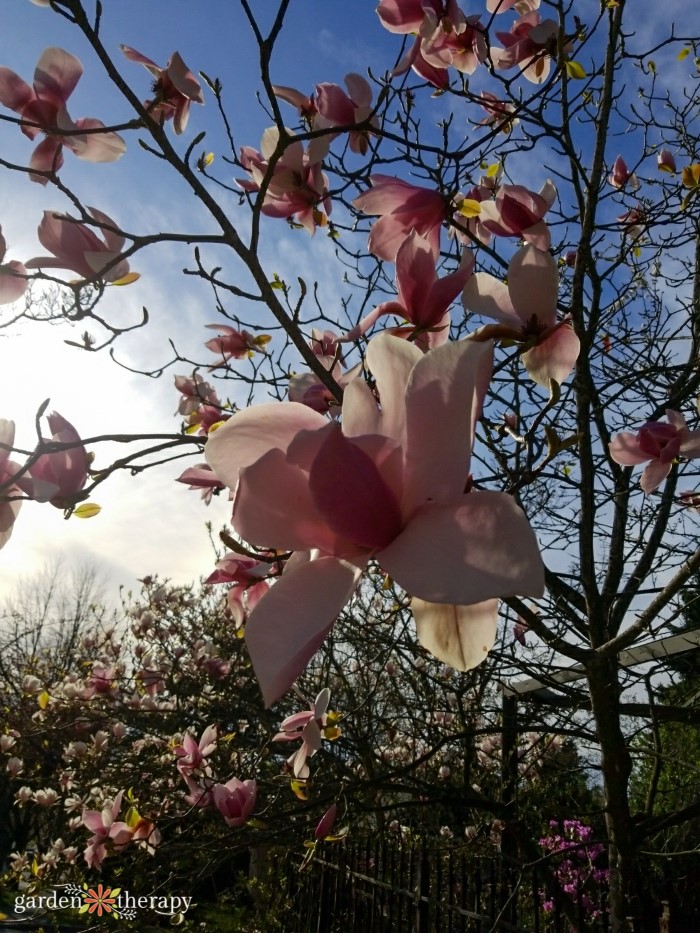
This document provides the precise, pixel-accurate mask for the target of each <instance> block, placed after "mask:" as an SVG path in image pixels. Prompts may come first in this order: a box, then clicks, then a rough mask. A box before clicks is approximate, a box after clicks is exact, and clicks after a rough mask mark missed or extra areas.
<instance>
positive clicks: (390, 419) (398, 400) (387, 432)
mask: <svg viewBox="0 0 700 933" xmlns="http://www.w3.org/2000/svg"><path fill="white" fill-rule="evenodd" d="M421 359H423V354H422V353H421V351H420V350H419V349H418V347H416V346H415V345H414V344H412V343H409V342H408V341H406V340H401V339H400V338H399V337H392V336H391V335H390V334H386V333H383V334H379V335H378V336H377V337H375V338H374V340H371V341H370V342H369V344H368V346H367V357H366V362H367V365H368V367H369V369H370V370H371V372H372V375H373V376H374V379H375V382H376V386H377V390H378V392H379V402H380V405H381V408H382V412H381V422H380V424H381V428H380V432H379V433H381V434H383V435H384V437H388V438H390V439H391V440H393V441H395V442H396V443H397V444H398V445H399V447H403V445H404V441H405V435H406V397H405V396H406V388H407V386H408V380H409V376H410V375H411V372H412V370H413V367H414V366H415V365H416V363H417V362H418V361H419V360H421Z"/></svg>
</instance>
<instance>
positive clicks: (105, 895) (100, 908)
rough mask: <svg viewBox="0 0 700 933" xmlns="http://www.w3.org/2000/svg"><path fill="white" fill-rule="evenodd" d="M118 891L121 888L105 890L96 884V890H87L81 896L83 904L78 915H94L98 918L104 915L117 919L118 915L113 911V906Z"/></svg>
mask: <svg viewBox="0 0 700 933" xmlns="http://www.w3.org/2000/svg"><path fill="white" fill-rule="evenodd" d="M120 890H121V888H106V887H103V886H102V885H101V884H98V885H97V888H88V890H87V892H86V893H85V894H83V899H84V901H85V903H84V904H83V906H82V907H81V908H80V913H81V914H84V913H89V914H96V915H97V916H98V917H101V916H102V914H103V913H105V914H112V916H113V917H118V916H119V914H118V913H117V911H116V909H115V905H116V903H117V896H118V895H119V892H120Z"/></svg>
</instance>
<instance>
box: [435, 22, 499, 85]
mask: <svg viewBox="0 0 700 933" xmlns="http://www.w3.org/2000/svg"><path fill="white" fill-rule="evenodd" d="M426 15H427V16H428V17H429V16H430V14H429V13H428V14H426ZM420 54H421V56H422V57H423V59H424V60H425V61H426V62H427V63H428V64H429V65H432V66H433V67H434V68H448V67H449V66H453V67H454V68H456V69H457V71H461V72H462V73H463V74H469V75H470V74H473V73H474V72H475V71H476V69H477V67H478V66H479V65H480V64H481V63H482V62H484V61H486V57H487V55H488V45H487V43H486V33H485V31H484V27H483V26H482V25H481V21H480V20H479V16H478V15H477V16H469V17H464V16H462V17H461V20H460V21H459V25H458V27H457V28H455V27H454V26H451V27H448V26H446V25H444V24H437V25H436V28H435V31H434V32H433V34H432V36H430V37H429V38H427V39H423V42H422V43H421V47H420Z"/></svg>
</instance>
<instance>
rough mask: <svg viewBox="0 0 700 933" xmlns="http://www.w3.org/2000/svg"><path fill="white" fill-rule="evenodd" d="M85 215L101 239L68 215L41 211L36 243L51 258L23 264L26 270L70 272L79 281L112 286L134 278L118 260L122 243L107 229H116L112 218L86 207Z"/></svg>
mask: <svg viewBox="0 0 700 933" xmlns="http://www.w3.org/2000/svg"><path fill="white" fill-rule="evenodd" d="M88 211H89V212H90V214H91V215H92V217H94V219H95V221H96V223H97V224H98V225H100V226H101V227H102V229H101V232H102V236H103V239H100V238H99V236H98V235H97V233H96V232H95V231H94V230H93V229H92V227H89V226H88V225H87V224H85V223H82V222H81V221H79V220H77V219H76V218H75V217H71V215H70V214H61V213H56V212H55V211H44V216H43V219H42V221H41V223H40V224H39V229H38V236H39V242H40V243H41V245H42V246H43V247H44V248H45V249H47V250H48V251H49V252H50V253H52V254H53V255H51V256H35V257H34V258H33V259H29V260H27V262H26V263H25V265H26V266H27V268H28V269H71V270H72V271H73V272H77V274H78V275H79V276H80V277H81V279H85V280H88V281H104V282H112V283H115V284H119V283H120V282H124V284H126V282H125V281H124V280H126V281H133V280H134V279H135V278H138V276H137V275H136V274H133V275H129V263H128V262H127V260H126V259H120V256H121V253H122V249H123V248H124V242H125V240H124V237H123V236H120V235H119V234H118V233H115V232H114V229H109V228H116V224H115V223H114V221H113V220H112V218H111V217H109V216H108V215H107V214H104V213H103V212H102V211H98V210H97V208H95V207H89V208H88ZM102 225H104V226H102ZM107 266H109V268H107ZM127 276H128V277H129V278H128V279H127Z"/></svg>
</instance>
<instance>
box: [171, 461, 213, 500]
mask: <svg viewBox="0 0 700 933" xmlns="http://www.w3.org/2000/svg"><path fill="white" fill-rule="evenodd" d="M175 482H176V483H186V484H187V485H188V488H189V489H198V490H200V491H201V494H202V499H204V504H205V505H209V503H210V502H211V500H212V498H213V497H214V493H215V492H216V491H217V490H219V489H224V484H223V483H221V482H219V480H218V479H217V478H216V476H214V472H213V470H212V468H211V467H210V466H209V464H208V463H198V464H197V466H193V467H188V468H187V469H186V470H185V471H184V473H181V474H180V476H178V477H177V479H176V480H175Z"/></svg>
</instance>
